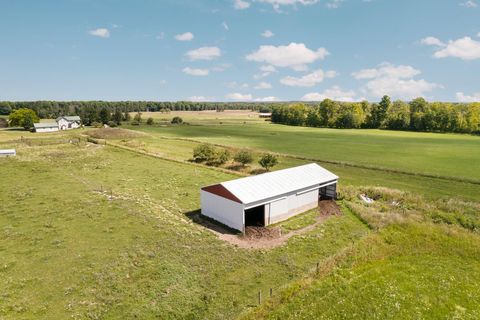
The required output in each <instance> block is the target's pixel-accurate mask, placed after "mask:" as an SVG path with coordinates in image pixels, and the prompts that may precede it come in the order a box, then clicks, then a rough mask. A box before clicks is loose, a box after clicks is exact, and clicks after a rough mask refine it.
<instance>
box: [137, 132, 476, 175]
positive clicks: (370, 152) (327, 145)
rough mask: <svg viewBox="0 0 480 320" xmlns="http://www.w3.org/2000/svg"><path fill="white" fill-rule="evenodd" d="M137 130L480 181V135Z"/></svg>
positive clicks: (320, 158) (327, 159) (373, 166)
mask: <svg viewBox="0 0 480 320" xmlns="http://www.w3.org/2000/svg"><path fill="white" fill-rule="evenodd" d="M137 129H138V130H141V131H143V132H147V133H149V134H152V135H160V136H167V137H181V138H190V139H195V140H200V141H205V142H211V143H217V144H224V145H230V146H235V147H248V148H255V149H261V150H269V151H273V152H279V153H285V154H291V155H296V156H303V157H309V158H313V159H318V160H325V161H336V162H346V163H351V164H357V165H362V166H368V167H372V168H386V169H393V170H399V171H406V172H410V173H421V174H431V175H439V176H445V177H457V178H460V179H462V178H465V179H475V180H477V181H480V137H477V136H469V135H458V134H437V133H418V132H400V131H386V130H358V129H357V130H343V129H324V128H305V127H293V126H284V125H275V124H262V125H260V124H259V125H248V124H247V125H243V124H235V125H210V126H206V125H199V126H193V125H191V126H188V125H184V126H163V127H162V126H140V127H138V128H137Z"/></svg>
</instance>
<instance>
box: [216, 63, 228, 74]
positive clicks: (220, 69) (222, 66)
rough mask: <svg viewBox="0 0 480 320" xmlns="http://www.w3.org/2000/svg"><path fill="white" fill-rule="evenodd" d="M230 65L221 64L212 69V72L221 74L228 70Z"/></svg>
mask: <svg viewBox="0 0 480 320" xmlns="http://www.w3.org/2000/svg"><path fill="white" fill-rule="evenodd" d="M231 66H232V65H231V64H229V63H222V64H220V65H218V66H216V67H213V68H212V71H217V72H223V71H225V70H227V69H228V68H230V67H231Z"/></svg>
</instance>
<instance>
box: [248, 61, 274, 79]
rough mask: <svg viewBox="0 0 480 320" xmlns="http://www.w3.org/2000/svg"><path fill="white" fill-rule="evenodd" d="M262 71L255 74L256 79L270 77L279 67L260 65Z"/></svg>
mask: <svg viewBox="0 0 480 320" xmlns="http://www.w3.org/2000/svg"><path fill="white" fill-rule="evenodd" d="M260 71H261V73H259V74H255V75H254V76H253V78H254V79H257V80H258V79H261V78H265V77H268V76H269V75H271V74H272V73H274V72H277V69H275V67H274V66H269V65H265V66H261V67H260Z"/></svg>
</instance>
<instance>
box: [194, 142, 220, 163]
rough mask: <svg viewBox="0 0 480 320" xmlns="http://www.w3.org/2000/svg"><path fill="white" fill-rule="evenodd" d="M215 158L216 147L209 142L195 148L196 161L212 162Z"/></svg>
mask: <svg viewBox="0 0 480 320" xmlns="http://www.w3.org/2000/svg"><path fill="white" fill-rule="evenodd" d="M215 159H216V150H215V147H214V146H213V145H211V144H209V143H202V144H201V145H199V146H197V147H195V149H193V160H194V161H195V162H199V163H200V162H212V161H214V160H215Z"/></svg>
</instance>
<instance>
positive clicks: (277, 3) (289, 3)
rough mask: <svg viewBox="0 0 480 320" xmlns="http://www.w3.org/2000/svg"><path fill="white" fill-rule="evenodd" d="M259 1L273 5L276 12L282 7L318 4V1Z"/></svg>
mask: <svg viewBox="0 0 480 320" xmlns="http://www.w3.org/2000/svg"><path fill="white" fill-rule="evenodd" d="M257 1H258V2H262V3H268V4H271V5H272V6H273V8H274V9H275V10H276V11H279V9H280V7H281V6H295V5H297V4H301V5H311V4H315V3H317V2H318V0H257Z"/></svg>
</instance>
